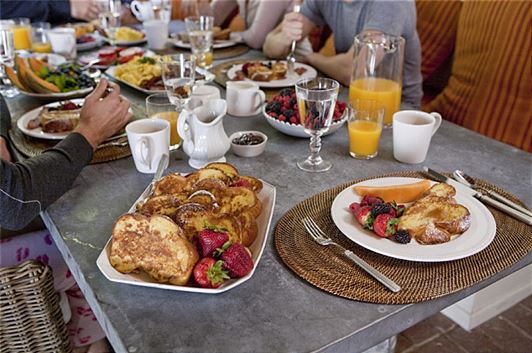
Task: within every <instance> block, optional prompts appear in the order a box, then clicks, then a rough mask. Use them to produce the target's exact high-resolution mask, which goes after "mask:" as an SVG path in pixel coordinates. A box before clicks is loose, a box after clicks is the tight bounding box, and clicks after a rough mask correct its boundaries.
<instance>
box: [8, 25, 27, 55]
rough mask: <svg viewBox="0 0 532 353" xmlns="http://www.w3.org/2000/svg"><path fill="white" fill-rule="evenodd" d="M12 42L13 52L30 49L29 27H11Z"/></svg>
mask: <svg viewBox="0 0 532 353" xmlns="http://www.w3.org/2000/svg"><path fill="white" fill-rule="evenodd" d="M11 31H12V32H13V42H14V44H15V50H22V49H30V48H31V27H30V26H13V27H12V28H11Z"/></svg>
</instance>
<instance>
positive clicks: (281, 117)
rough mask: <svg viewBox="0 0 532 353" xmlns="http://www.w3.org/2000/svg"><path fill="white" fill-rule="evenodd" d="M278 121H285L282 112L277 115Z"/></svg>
mask: <svg viewBox="0 0 532 353" xmlns="http://www.w3.org/2000/svg"><path fill="white" fill-rule="evenodd" d="M278 119H279V120H280V121H286V116H284V115H283V114H281V115H279V118H278Z"/></svg>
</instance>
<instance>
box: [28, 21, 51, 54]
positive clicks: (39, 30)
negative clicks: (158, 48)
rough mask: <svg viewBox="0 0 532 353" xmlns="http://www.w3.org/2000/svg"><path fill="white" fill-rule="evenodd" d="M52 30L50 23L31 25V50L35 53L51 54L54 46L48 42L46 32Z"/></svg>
mask: <svg viewBox="0 0 532 353" xmlns="http://www.w3.org/2000/svg"><path fill="white" fill-rule="evenodd" d="M50 28H52V27H51V26H50V24H49V23H48V22H34V23H32V24H31V50H32V51H33V52H35V53H51V52H52V45H51V44H50V41H48V37H47V36H46V31H48V30H49V29H50Z"/></svg>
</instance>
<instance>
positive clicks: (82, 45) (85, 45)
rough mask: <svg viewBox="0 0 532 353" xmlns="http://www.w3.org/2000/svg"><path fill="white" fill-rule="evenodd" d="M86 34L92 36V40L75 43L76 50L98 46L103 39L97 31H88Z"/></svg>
mask: <svg viewBox="0 0 532 353" xmlns="http://www.w3.org/2000/svg"><path fill="white" fill-rule="evenodd" d="M86 35H87V36H90V37H92V38H93V39H94V40H93V41H92V42H86V43H79V44H76V50H77V51H84V50H90V49H94V48H98V47H100V46H101V45H102V44H103V39H102V37H101V36H100V35H98V34H97V33H90V34H86Z"/></svg>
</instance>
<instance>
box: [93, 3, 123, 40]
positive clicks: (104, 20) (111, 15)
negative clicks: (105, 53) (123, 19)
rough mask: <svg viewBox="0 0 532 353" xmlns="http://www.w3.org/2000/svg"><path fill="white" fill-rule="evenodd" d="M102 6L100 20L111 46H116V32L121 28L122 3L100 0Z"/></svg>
mask: <svg viewBox="0 0 532 353" xmlns="http://www.w3.org/2000/svg"><path fill="white" fill-rule="evenodd" d="M100 1H101V4H102V6H101V7H102V12H101V13H100V14H99V16H98V18H99V20H100V25H101V26H102V28H103V30H104V31H105V34H106V36H107V38H108V39H109V44H111V45H115V44H116V31H117V30H118V28H120V14H121V11H122V2H121V1H120V0H100Z"/></svg>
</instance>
